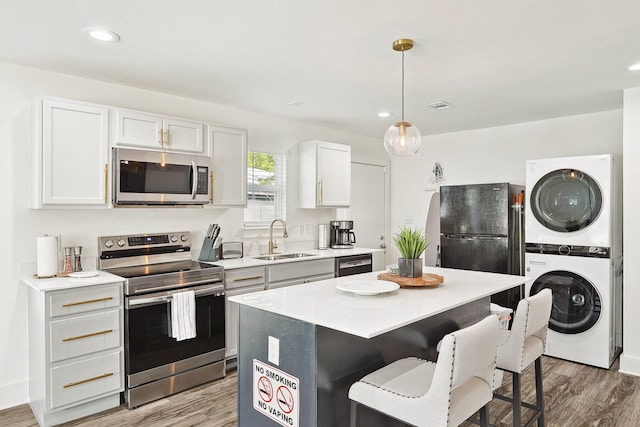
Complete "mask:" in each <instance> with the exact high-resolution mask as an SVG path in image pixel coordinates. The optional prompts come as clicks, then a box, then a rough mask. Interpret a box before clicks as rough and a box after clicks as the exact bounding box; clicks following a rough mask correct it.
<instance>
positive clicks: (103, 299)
mask: <svg viewBox="0 0 640 427" xmlns="http://www.w3.org/2000/svg"><path fill="white" fill-rule="evenodd" d="M112 299H113V297H106V298H98V299H91V300H88V301H80V302H70V303H68V304H62V306H63V307H73V306H74V305H82V304H92V303H94V302H102V301H109V300H112Z"/></svg>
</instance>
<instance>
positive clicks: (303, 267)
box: [267, 258, 334, 282]
mask: <svg viewBox="0 0 640 427" xmlns="http://www.w3.org/2000/svg"><path fill="white" fill-rule="evenodd" d="M333 272H334V260H333V258H324V259H317V260H312V261H296V262H288V263H286V264H278V265H274V266H270V267H267V280H268V281H269V282H278V281H280V280H290V279H298V278H304V277H310V276H318V275H321V274H333Z"/></svg>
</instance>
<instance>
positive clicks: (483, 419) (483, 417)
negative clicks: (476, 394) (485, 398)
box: [480, 405, 489, 427]
mask: <svg viewBox="0 0 640 427" xmlns="http://www.w3.org/2000/svg"><path fill="white" fill-rule="evenodd" d="M480 425H481V426H482V427H489V411H488V410H487V405H484V406H483V407H482V408H480Z"/></svg>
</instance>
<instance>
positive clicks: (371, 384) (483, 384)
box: [349, 315, 498, 427]
mask: <svg viewBox="0 0 640 427" xmlns="http://www.w3.org/2000/svg"><path fill="white" fill-rule="evenodd" d="M497 347H498V317H497V316H494V315H491V316H488V317H486V318H485V319H483V320H481V321H480V322H478V323H476V324H474V325H471V326H469V327H467V328H464V329H460V330H458V331H455V332H452V333H450V334H447V335H446V336H445V337H444V338H443V340H442V345H441V348H440V354H439V355H438V361H437V362H436V363H433V362H429V361H426V360H421V359H417V358H414V357H410V358H405V359H400V360H397V361H395V362H393V363H391V364H389V365H387V366H385V367H383V368H380V369H378V370H377V371H374V372H372V373H371V374H369V375H366V376H365V377H363V378H362V379H361V380H360V381H358V382H356V383H354V384H353V385H351V388H350V389H349V399H351V427H355V426H356V424H357V413H356V410H357V404H358V403H359V404H361V405H365V406H367V407H369V408H371V409H374V410H376V411H378V412H381V413H384V414H385V415H387V416H389V417H392V418H395V419H398V420H400V421H403V422H405V423H409V424H413V425H416V426H429V427H450V426H458V425H460V424H461V423H463V422H464V421H465V420H466V419H467V418H469V417H470V416H471V415H473V414H475V413H476V412H478V410H480V421H481V425H483V426H488V425H489V417H488V413H487V406H486V405H487V403H488V402H489V401H491V398H492V384H493V381H492V378H493V371H494V369H495V362H496V351H497Z"/></svg>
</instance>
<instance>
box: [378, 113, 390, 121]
mask: <svg viewBox="0 0 640 427" xmlns="http://www.w3.org/2000/svg"><path fill="white" fill-rule="evenodd" d="M378 117H380V118H381V119H385V118H387V117H391V113H390V112H388V111H380V112H379V113H378Z"/></svg>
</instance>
